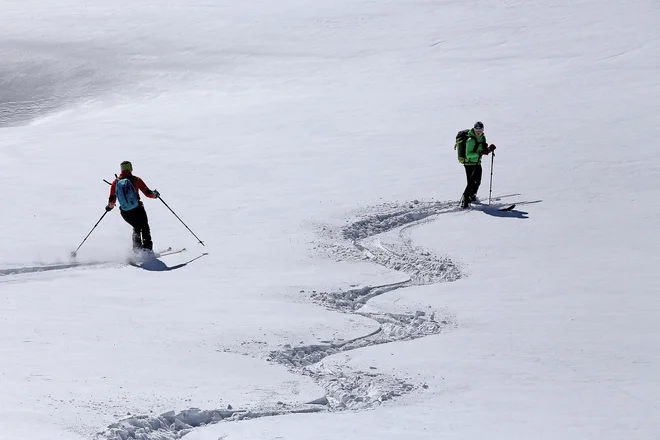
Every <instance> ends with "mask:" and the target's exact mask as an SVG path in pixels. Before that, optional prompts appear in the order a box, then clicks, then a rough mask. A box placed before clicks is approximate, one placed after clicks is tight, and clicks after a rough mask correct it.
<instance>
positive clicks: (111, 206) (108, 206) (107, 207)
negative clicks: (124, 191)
mask: <svg viewBox="0 0 660 440" xmlns="http://www.w3.org/2000/svg"><path fill="white" fill-rule="evenodd" d="M112 208H114V205H111V204H110V203H108V204H107V205H106V207H105V212H110V211H112Z"/></svg>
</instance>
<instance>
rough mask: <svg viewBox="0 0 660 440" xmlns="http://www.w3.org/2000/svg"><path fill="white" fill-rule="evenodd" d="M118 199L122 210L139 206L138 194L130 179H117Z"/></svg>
mask: <svg viewBox="0 0 660 440" xmlns="http://www.w3.org/2000/svg"><path fill="white" fill-rule="evenodd" d="M117 200H118V201H119V208H120V209H121V210H122V211H130V210H131V209H135V208H137V207H138V205H139V203H138V194H137V190H136V189H135V186H133V182H131V181H130V179H127V178H125V177H124V178H123V179H117Z"/></svg>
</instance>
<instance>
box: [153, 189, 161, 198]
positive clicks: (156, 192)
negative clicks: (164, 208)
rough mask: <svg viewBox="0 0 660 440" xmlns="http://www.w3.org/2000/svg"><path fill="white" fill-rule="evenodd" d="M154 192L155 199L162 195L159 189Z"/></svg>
mask: <svg viewBox="0 0 660 440" xmlns="http://www.w3.org/2000/svg"><path fill="white" fill-rule="evenodd" d="M153 193H154V198H155V199H157V198H158V197H160V193H159V192H158V190H157V189H155V190H154V191H153Z"/></svg>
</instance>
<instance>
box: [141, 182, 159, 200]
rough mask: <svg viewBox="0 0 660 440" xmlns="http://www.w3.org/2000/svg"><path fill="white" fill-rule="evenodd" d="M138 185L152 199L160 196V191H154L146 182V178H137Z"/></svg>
mask: <svg viewBox="0 0 660 440" xmlns="http://www.w3.org/2000/svg"><path fill="white" fill-rule="evenodd" d="M137 187H138V189H139V190H140V191H142V193H143V194H144V195H145V196H147V197H149V198H150V199H155V198H158V192H154V191H152V190H150V189H149V187H148V186H147V184H146V183H144V180H142V179H141V178H139V177H138V178H137Z"/></svg>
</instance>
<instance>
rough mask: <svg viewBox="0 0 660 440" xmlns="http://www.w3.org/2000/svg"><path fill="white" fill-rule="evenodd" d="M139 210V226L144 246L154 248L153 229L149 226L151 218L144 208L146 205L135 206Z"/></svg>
mask: <svg viewBox="0 0 660 440" xmlns="http://www.w3.org/2000/svg"><path fill="white" fill-rule="evenodd" d="M135 210H136V211H138V210H139V211H138V212H137V219H138V226H139V230H140V233H141V234H142V247H143V248H144V249H149V250H153V247H154V245H153V243H152V241H151V229H150V228H149V218H148V217H147V211H146V210H145V209H144V206H138V207H137V208H135Z"/></svg>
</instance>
